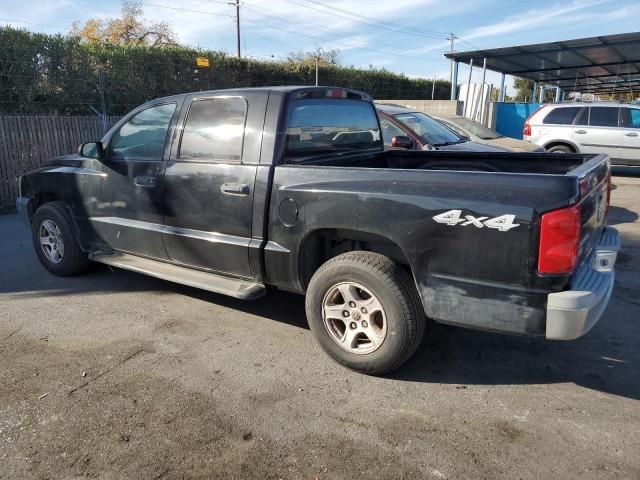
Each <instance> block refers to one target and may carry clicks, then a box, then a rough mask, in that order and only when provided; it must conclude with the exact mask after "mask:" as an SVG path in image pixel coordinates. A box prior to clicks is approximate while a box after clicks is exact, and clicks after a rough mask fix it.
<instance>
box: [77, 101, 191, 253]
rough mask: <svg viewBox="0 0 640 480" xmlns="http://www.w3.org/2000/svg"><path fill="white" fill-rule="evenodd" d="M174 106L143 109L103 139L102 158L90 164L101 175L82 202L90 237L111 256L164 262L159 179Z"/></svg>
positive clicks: (175, 106) (159, 105) (97, 177)
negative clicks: (113, 253) (127, 255)
mask: <svg viewBox="0 0 640 480" xmlns="http://www.w3.org/2000/svg"><path fill="white" fill-rule="evenodd" d="M178 110H179V109H178V102H177V101H173V102H166V103H161V104H155V105H148V106H143V107H140V108H139V109H136V110H135V111H134V112H133V113H132V114H131V115H130V117H129V118H128V119H127V120H126V121H125V122H124V123H123V124H122V125H121V126H120V128H118V129H116V130H115V131H114V132H112V133H111V134H110V136H109V138H105V158H104V159H102V160H100V161H97V160H95V161H92V165H94V166H95V168H96V170H98V171H99V172H101V174H102V175H94V176H92V177H91V179H92V180H91V181H93V182H98V183H99V184H98V185H96V188H93V189H92V191H93V192H95V197H92V198H86V199H84V202H85V203H87V205H88V207H87V211H88V212H89V218H88V221H89V225H90V226H91V228H92V229H93V230H94V232H93V233H94V236H95V237H96V238H97V239H99V240H100V241H102V242H104V243H106V244H107V245H109V246H110V247H112V248H114V249H116V250H122V251H125V252H130V253H134V254H140V255H145V256H148V257H154V258H160V259H166V258H167V254H166V251H165V248H164V245H163V242H162V218H163V211H162V208H163V206H162V174H163V170H164V160H163V157H164V155H165V149H166V152H167V154H168V152H169V149H168V146H167V143H168V142H167V137H168V132H169V131H170V127H171V125H172V121H173V122H175V121H176V120H177V118H175V117H177V111H178Z"/></svg>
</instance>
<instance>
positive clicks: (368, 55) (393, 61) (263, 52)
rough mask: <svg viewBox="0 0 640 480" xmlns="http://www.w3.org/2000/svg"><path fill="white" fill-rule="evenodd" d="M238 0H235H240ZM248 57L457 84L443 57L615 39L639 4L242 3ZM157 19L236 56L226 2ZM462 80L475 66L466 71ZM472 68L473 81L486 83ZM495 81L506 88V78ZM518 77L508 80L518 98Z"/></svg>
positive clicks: (192, 0) (90, 9) (11, 20)
mask: <svg viewBox="0 0 640 480" xmlns="http://www.w3.org/2000/svg"><path fill="white" fill-rule="evenodd" d="M234 1H235V0H231V2H234ZM240 5H241V6H240V24H241V49H242V54H243V55H244V56H248V57H255V58H260V59H274V60H279V59H285V58H286V56H287V54H288V53H290V52H292V51H299V50H304V51H309V50H316V49H318V48H323V49H324V50H331V49H338V50H340V61H341V63H342V64H345V65H353V66H356V67H360V68H370V66H373V67H377V68H386V69H387V70H390V71H393V72H397V73H403V74H405V75H407V76H410V77H420V78H438V79H447V80H448V79H449V75H450V64H449V61H448V60H447V59H445V57H444V56H443V54H444V52H446V51H448V50H449V48H450V46H451V45H450V41H449V40H447V37H448V36H449V35H450V33H454V34H455V36H456V37H457V39H456V40H455V42H454V49H455V50H456V51H465V50H477V49H483V48H497V47H506V46H513V45H526V44H530V43H541V42H548V41H558V40H567V39H572V38H581V37H590V36H596V35H606V34H615V33H625V32H633V31H637V30H638V26H639V25H640V22H639V20H638V19H639V18H640V1H638V0H565V1H556V0H538V1H536V2H526V1H518V2H515V1H498V0H455V1H452V0H394V1H389V0H385V1H379V0H342V1H334V0H315V1H314V0H269V1H267V0H241V2H240ZM142 6H143V11H144V16H145V18H146V19H147V20H149V21H159V20H162V21H167V22H169V23H170V24H171V26H172V28H173V30H174V31H175V32H176V34H177V35H178V38H179V41H180V43H183V44H187V45H191V46H198V47H202V48H207V49H213V50H223V51H225V52H228V53H230V54H235V52H236V18H235V6H234V5H231V4H230V1H225V0H181V1H180V2H176V1H170V0H149V1H146V0H145V1H144V2H143V4H142ZM120 8H121V1H120V0H99V1H96V0H20V1H15V0H0V24H5V25H6V24H10V25H13V26H16V27H22V28H26V29H28V30H33V31H39V32H45V33H67V32H68V31H69V30H70V28H71V24H72V23H73V22H74V21H80V22H84V21H86V20H87V19H89V18H102V19H108V18H109V17H116V16H118V15H119V13H120ZM459 75H460V76H459V82H460V83H461V82H463V81H464V82H466V79H467V76H468V67H466V66H463V65H461V67H460V72H459ZM480 80H481V72H480V69H474V72H473V78H472V81H480ZM487 81H488V82H490V83H493V84H494V85H498V84H499V82H500V77H499V75H498V74H495V73H492V72H489V73H488V74H487ZM511 84H512V80H511V79H508V80H507V87H508V88H509V89H508V91H507V93H510V92H509V90H511Z"/></svg>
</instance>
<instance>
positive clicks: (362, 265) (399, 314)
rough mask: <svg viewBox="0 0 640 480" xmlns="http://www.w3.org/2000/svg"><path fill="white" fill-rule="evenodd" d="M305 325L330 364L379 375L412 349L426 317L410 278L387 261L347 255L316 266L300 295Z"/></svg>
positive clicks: (368, 254)
mask: <svg viewBox="0 0 640 480" xmlns="http://www.w3.org/2000/svg"><path fill="white" fill-rule="evenodd" d="M306 311H307V319H308V321H309V326H310V328H311V331H312V332H313V334H314V336H315V337H316V340H317V341H318V343H319V344H320V346H321V347H322V348H323V350H324V351H325V352H327V353H328V354H329V355H330V356H331V357H332V358H333V359H334V360H336V361H338V362H339V363H341V364H342V365H345V366H346V367H349V368H351V369H353V370H357V371H359V372H362V373H367V374H372V375H382V374H385V373H389V372H391V371H393V370H395V369H397V368H398V367H400V365H402V364H403V363H404V362H405V361H406V360H407V359H408V358H409V357H410V356H411V355H413V353H414V352H415V350H416V349H417V348H418V346H419V344H420V341H421V340H422V336H423V334H424V329H425V325H426V318H425V315H424V311H423V308H422V304H421V302H420V298H419V296H418V292H417V291H416V288H415V286H414V283H413V279H412V278H411V276H410V275H409V274H408V273H407V272H406V271H405V270H404V269H403V268H402V267H401V266H399V265H397V264H396V263H394V262H392V261H391V260H390V259H389V258H387V257H385V256H383V255H379V254H377V253H372V252H362V251H360V252H349V253H345V254H342V255H339V256H337V257H335V258H332V259H331V260H329V261H327V262H326V263H325V264H324V265H322V266H321V267H320V268H319V269H318V271H317V272H316V273H315V274H314V276H313V278H312V279H311V282H310V283H309V288H308V289H307V296H306Z"/></svg>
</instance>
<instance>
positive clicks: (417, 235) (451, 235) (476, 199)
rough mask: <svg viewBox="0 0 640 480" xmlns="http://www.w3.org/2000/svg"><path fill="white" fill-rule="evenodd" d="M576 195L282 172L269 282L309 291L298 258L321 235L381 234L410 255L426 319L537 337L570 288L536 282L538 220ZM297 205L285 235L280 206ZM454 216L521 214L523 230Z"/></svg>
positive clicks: (551, 181) (456, 178) (524, 180)
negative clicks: (450, 219)
mask: <svg viewBox="0 0 640 480" xmlns="http://www.w3.org/2000/svg"><path fill="white" fill-rule="evenodd" d="M574 190H575V181H573V180H572V179H570V178H568V177H564V176H552V175H533V174H502V173H485V172H450V171H427V170H424V171H423V170H394V169H375V168H352V167H324V166H311V165H282V166H278V167H276V168H275V174H274V183H273V193H272V198H271V207H270V209H271V214H270V221H269V237H268V238H269V240H270V241H269V244H268V245H267V248H266V250H265V266H266V271H267V272H269V273H268V274H269V283H272V284H275V285H277V286H279V287H281V288H286V289H288V290H295V291H300V292H302V291H304V289H305V285H304V284H303V280H302V279H301V277H300V273H299V272H301V271H302V270H303V269H302V268H301V266H302V265H301V262H303V261H304V259H303V258H301V256H300V255H299V252H300V248H301V245H302V243H303V242H304V239H305V238H306V237H307V236H308V235H310V234H312V233H313V232H314V231H315V230H318V229H348V230H356V231H361V232H367V233H373V234H376V235H379V236H382V237H385V238H387V239H388V240H389V241H390V242H393V243H394V244H395V245H397V246H398V247H399V248H400V249H401V250H402V252H403V253H404V255H405V256H406V258H407V260H408V262H409V266H410V267H411V271H412V273H413V276H414V279H415V282H416V286H417V288H418V291H419V292H420V294H421V296H422V299H423V303H424V307H425V311H426V313H427V315H429V316H431V317H433V318H435V319H439V320H442V321H445V322H448V323H464V324H465V325H467V326H473V325H469V322H470V321H475V320H473V319H478V320H477V321H478V322H479V324H478V325H477V326H478V327H481V328H490V329H496V330H514V331H518V332H522V333H525V332H526V333H537V330H536V329H543V328H544V325H543V322H544V319H543V317H541V316H540V302H544V301H545V300H546V294H547V293H548V292H549V289H554V290H559V289H561V288H563V287H564V285H566V279H540V278H539V277H538V276H537V275H536V273H535V265H536V259H537V253H536V252H535V251H534V248H533V247H532V245H537V242H538V238H537V235H538V228H537V226H538V222H539V212H541V211H545V210H550V209H554V208H560V207H562V206H565V205H568V204H569V203H571V202H572V201H574V200H575V197H576V195H577V193H578V192H576V191H574ZM292 202H293V204H295V206H296V207H297V212H298V218H297V221H296V222H295V223H293V224H292V225H290V226H287V225H285V224H284V223H283V221H282V220H281V218H280V213H281V205H284V204H287V205H288V208H290V206H291V205H292ZM449 210H462V215H463V216H465V215H470V216H473V217H476V218H478V217H485V218H486V219H490V218H494V217H499V216H502V215H514V216H515V220H514V223H515V224H517V225H518V226H517V227H515V228H512V229H510V230H508V231H505V232H503V231H499V230H496V229H491V228H487V227H486V226H476V225H474V224H473V223H470V224H467V225H463V224H462V223H459V224H458V225H455V226H451V225H446V224H442V223H438V222H436V221H435V220H434V219H433V217H434V216H436V215H439V214H441V213H444V212H447V211H449ZM487 302H489V303H487ZM514 306H515V308H516V309H517V308H519V307H522V311H521V312H519V311H514ZM496 312H498V313H496ZM516 314H517V315H520V317H521V318H520V319H518V318H515V316H516ZM487 317H490V318H489V319H488V318H487ZM488 320H489V321H490V324H491V325H489V326H487V324H486V322H487V321H488ZM513 322H516V323H517V322H521V323H523V324H522V325H516V326H513Z"/></svg>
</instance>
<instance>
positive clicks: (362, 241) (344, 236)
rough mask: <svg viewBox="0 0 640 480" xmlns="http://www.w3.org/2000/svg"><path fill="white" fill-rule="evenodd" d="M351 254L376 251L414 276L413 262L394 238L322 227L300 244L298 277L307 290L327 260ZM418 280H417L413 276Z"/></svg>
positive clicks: (308, 235) (310, 233) (309, 234)
mask: <svg viewBox="0 0 640 480" xmlns="http://www.w3.org/2000/svg"><path fill="white" fill-rule="evenodd" d="M352 251H368V252H375V253H379V254H381V255H384V256H386V257H388V258H390V259H391V260H392V261H394V262H396V263H398V264H399V265H402V266H403V267H404V268H406V269H407V271H408V272H409V274H410V275H411V276H412V277H413V272H412V270H411V266H410V261H409V258H408V257H407V255H406V253H405V252H404V250H403V249H402V248H401V247H400V245H399V244H398V243H397V242H395V241H394V240H392V239H391V238H389V237H387V236H384V235H380V234H378V233H371V232H366V231H360V230H352V229H344V228H320V229H316V230H313V231H311V232H309V233H308V234H307V235H306V236H305V237H304V238H303V240H302V242H301V243H300V248H299V251H298V275H299V281H300V285H301V286H302V288H303V289H304V290H306V288H307V286H308V285H309V281H310V280H311V277H312V276H313V274H314V273H315V272H316V271H317V270H318V268H320V266H322V264H324V263H325V262H327V261H328V260H330V259H332V258H334V257H337V256H338V255H341V254H343V253H347V252H352ZM414 279H415V277H414Z"/></svg>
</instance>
